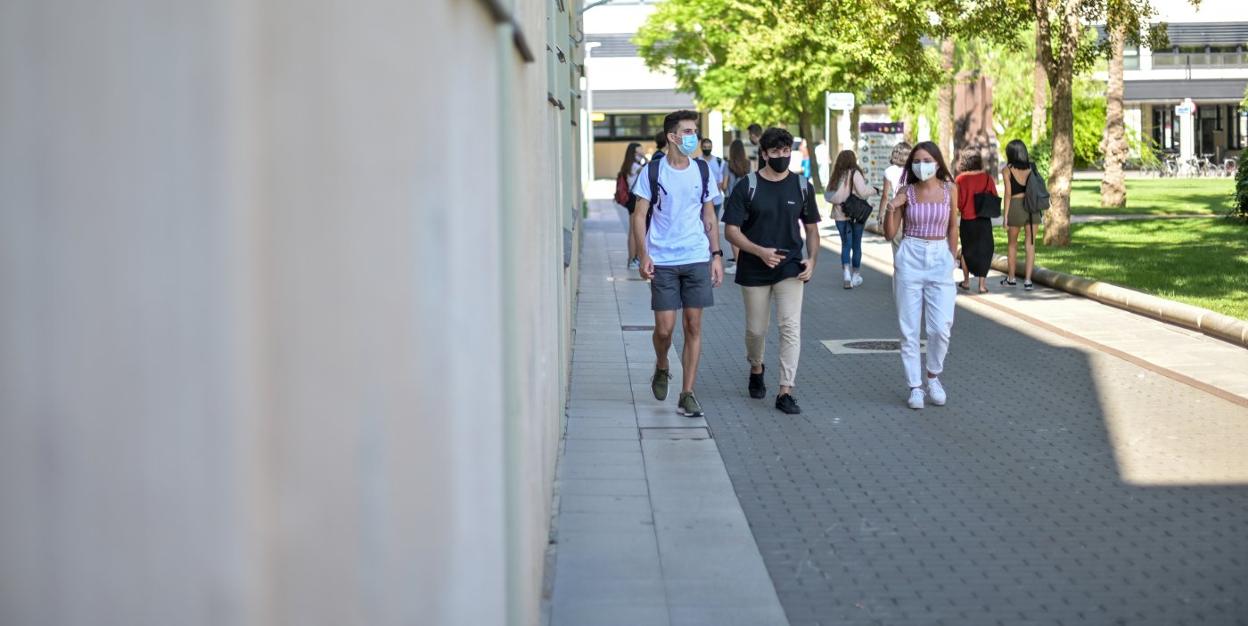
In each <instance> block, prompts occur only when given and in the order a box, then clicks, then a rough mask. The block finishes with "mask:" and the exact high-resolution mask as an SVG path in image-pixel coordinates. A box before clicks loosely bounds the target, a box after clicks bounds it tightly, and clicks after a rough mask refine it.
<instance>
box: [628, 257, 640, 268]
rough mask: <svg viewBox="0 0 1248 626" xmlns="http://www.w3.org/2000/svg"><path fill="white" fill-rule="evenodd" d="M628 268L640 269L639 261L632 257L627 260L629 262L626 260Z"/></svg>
mask: <svg viewBox="0 0 1248 626" xmlns="http://www.w3.org/2000/svg"><path fill="white" fill-rule="evenodd" d="M628 269H630V270H638V269H641V261H638V260H637V259H633V260H632V261H629V262H628Z"/></svg>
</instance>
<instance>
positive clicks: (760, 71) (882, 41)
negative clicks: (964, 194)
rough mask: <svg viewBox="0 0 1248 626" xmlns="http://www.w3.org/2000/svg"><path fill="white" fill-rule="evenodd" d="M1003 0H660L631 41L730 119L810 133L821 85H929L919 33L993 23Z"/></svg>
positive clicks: (895, 94)
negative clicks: (792, 124) (964, 0)
mask: <svg viewBox="0 0 1248 626" xmlns="http://www.w3.org/2000/svg"><path fill="white" fill-rule="evenodd" d="M1008 1H1017V0H991V1H988V2H980V3H977V4H976V7H977V8H976V11H974V12H971V11H969V10H967V9H965V8H964V7H962V6H960V5H959V4H958V3H957V2H949V1H947V0H916V1H913V2H908V1H904V0H882V1H876V0H757V1H754V2H743V1H741V0H668V1H667V2H664V3H662V4H660V5H658V8H657V9H656V10H655V12H654V13H653V14H652V15H651V16H650V18H649V19H648V20H647V22H646V23H645V24H644V25H643V26H642V28H641V29H640V30H639V31H638V34H637V37H636V41H637V43H638V48H639V50H640V52H641V56H642V58H643V59H645V61H646V64H647V66H649V67H650V68H651V69H659V68H665V69H671V70H672V71H673V72H674V73H675V75H676V81H677V85H678V87H679V88H680V89H681V90H683V91H688V92H691V93H693V94H694V97H695V99H696V100H697V101H698V103H699V104H700V105H701V106H704V107H709V108H714V109H718V110H721V111H723V112H724V113H725V115H726V116H727V118H728V119H729V120H730V121H731V122H732V123H733V124H734V125H737V126H742V125H745V124H748V123H750V122H760V123H780V122H785V121H792V120H797V122H798V126H799V129H800V130H799V132H800V133H801V134H802V135H803V136H805V137H807V138H809V137H810V136H811V135H812V134H813V120H815V119H817V117H818V116H820V115H822V112H823V94H824V92H825V91H849V92H853V93H855V94H856V95H857V96H858V99H859V100H860V101H862V100H866V99H868V98H869V99H870V100H873V101H877V102H881V101H888V100H890V99H894V98H900V99H906V98H911V99H913V98H916V97H917V95H918V94H924V93H930V91H931V87H932V85H933V84H934V82H935V81H936V80H937V79H938V78H939V77H941V76H942V72H941V70H940V68H939V67H938V60H937V58H936V54H935V53H934V51H931V50H928V49H925V48H924V46H923V45H922V42H921V39H922V37H923V36H925V35H932V36H939V37H942V38H948V37H951V36H953V35H954V34H956V33H959V32H963V31H961V30H959V29H962V28H968V29H969V26H968V25H972V24H974V25H975V28H977V29H978V30H979V31H980V32H991V31H990V29H987V28H986V27H985V25H986V24H988V23H990V22H993V21H999V20H994V19H992V18H989V17H988V16H987V14H988V13H990V12H999V11H1000V8H1001V6H1003V5H1004V4H1005V3H1006V2H1008ZM968 4H969V2H968ZM998 14H999V13H998ZM815 165H816V167H813V168H812V170H813V171H814V172H815V178H816V181H815V182H816V186H819V187H821V186H822V181H819V180H818V167H817V165H818V164H817V163H816V164H815Z"/></svg>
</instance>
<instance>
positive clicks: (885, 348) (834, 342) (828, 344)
mask: <svg viewBox="0 0 1248 626" xmlns="http://www.w3.org/2000/svg"><path fill="white" fill-rule="evenodd" d="M820 343H822V344H823V347H825V348H827V349H828V352H831V353H832V354H897V353H900V352H901V341H900V340H897V339H825V340H824V341H822V342H820ZM926 350H927V341H926V340H923V341H920V342H919V352H925V351H926Z"/></svg>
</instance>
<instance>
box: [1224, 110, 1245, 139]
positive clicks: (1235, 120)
mask: <svg viewBox="0 0 1248 626" xmlns="http://www.w3.org/2000/svg"><path fill="white" fill-rule="evenodd" d="M1226 119H1227V124H1226V145H1227V147H1228V148H1229V149H1231V150H1243V149H1244V140H1245V139H1246V138H1248V111H1240V110H1239V107H1237V106H1235V105H1233V104H1228V105H1226Z"/></svg>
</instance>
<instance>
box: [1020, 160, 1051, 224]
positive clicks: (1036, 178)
mask: <svg viewBox="0 0 1248 626" xmlns="http://www.w3.org/2000/svg"><path fill="white" fill-rule="evenodd" d="M1023 208H1024V209H1027V212H1028V213H1043V212H1045V211H1048V210H1049V188H1048V187H1045V186H1044V179H1043V178H1041V177H1040V175H1039V174H1037V173H1036V168H1035V167H1032V168H1031V175H1030V176H1028V177H1027V187H1026V188H1024V189H1023Z"/></svg>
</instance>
